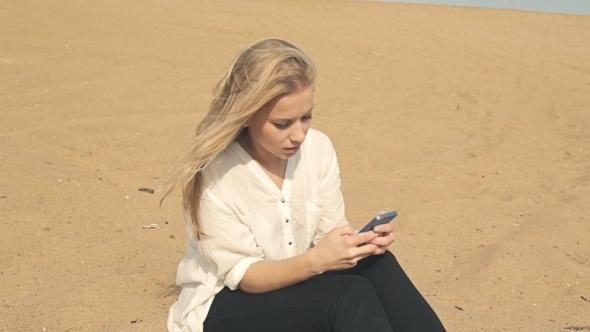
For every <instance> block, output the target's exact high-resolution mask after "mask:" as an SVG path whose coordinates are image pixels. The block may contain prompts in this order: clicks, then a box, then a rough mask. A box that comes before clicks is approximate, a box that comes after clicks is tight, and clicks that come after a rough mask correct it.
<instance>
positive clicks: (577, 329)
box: [563, 326, 590, 331]
mask: <svg viewBox="0 0 590 332" xmlns="http://www.w3.org/2000/svg"><path fill="white" fill-rule="evenodd" d="M563 329H564V330H573V331H582V330H584V331H590V326H568V327H564V328H563Z"/></svg>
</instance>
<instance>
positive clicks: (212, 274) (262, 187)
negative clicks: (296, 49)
mask: <svg viewBox="0 0 590 332" xmlns="http://www.w3.org/2000/svg"><path fill="white" fill-rule="evenodd" d="M199 218H200V222H201V225H202V227H203V231H204V232H205V234H207V235H203V236H201V239H200V240H197V239H196V237H195V236H194V234H193V232H192V220H191V219H190V217H189V216H188V215H187V218H186V219H187V220H186V222H187V231H188V233H189V240H188V244H187V252H186V255H185V256H184V258H183V259H182V261H181V262H180V264H179V266H178V270H177V276H176V283H177V284H178V285H179V286H182V291H181V292H180V295H179V297H178V301H177V302H175V303H174V304H173V305H172V307H171V308H170V312H169V315H168V323H167V325H168V330H169V331H193V332H196V331H198V332H202V331H203V322H204V321H205V318H206V317H207V312H208V311H209V308H210V306H211V303H212V302H213V298H214V296H215V294H217V293H219V291H221V289H223V287H224V286H227V287H229V288H230V289H232V290H233V289H236V288H238V285H239V283H240V281H241V280H242V277H243V276H244V274H245V273H246V270H247V269H248V267H249V266H250V265H251V264H252V263H255V262H257V261H262V260H278V259H284V258H289V257H293V256H296V255H300V254H302V253H304V252H305V251H307V250H308V249H309V248H310V247H312V246H313V245H315V244H317V242H318V241H319V240H320V239H321V238H322V237H323V236H324V235H325V234H326V233H327V232H329V231H330V230H332V229H333V228H335V227H338V226H342V225H347V224H348V221H347V220H346V217H345V216H344V200H343V197H342V191H341V189H340V170H339V167H338V160H337V158H336V153H335V151H334V148H333V146H332V143H331V142H330V139H329V138H328V137H327V136H326V135H325V134H323V133H321V132H319V131H317V130H313V129H310V130H309V132H308V133H307V136H306V139H305V141H304V142H303V144H302V145H301V148H300V149H299V151H298V152H297V153H296V154H295V156H293V157H291V158H289V159H288V161H287V169H286V172H285V179H284V182H283V188H282V190H281V189H279V188H278V187H277V186H276V185H275V184H274V182H273V181H272V180H271V179H270V177H269V176H268V175H267V174H266V172H265V171H264V170H263V169H262V168H261V166H260V165H259V164H258V163H257V162H256V161H255V160H253V159H252V157H250V155H249V154H248V153H247V152H246V151H244V149H243V148H242V147H241V146H240V144H239V143H238V142H237V141H234V142H233V143H232V144H231V145H230V146H229V147H228V148H227V149H226V150H225V151H224V152H222V153H221V154H220V155H219V156H218V157H217V158H215V160H214V161H213V163H212V164H211V165H210V166H209V167H207V169H206V170H205V172H204V173H203V194H202V198H201V209H200V211H199Z"/></svg>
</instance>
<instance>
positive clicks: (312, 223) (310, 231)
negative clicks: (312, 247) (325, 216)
mask: <svg viewBox="0 0 590 332" xmlns="http://www.w3.org/2000/svg"><path fill="white" fill-rule="evenodd" d="M321 217H322V204H320V203H316V202H305V218H306V221H307V225H306V226H307V227H306V228H307V236H306V238H305V243H308V244H311V240H312V239H313V237H314V235H315V233H316V230H317V229H318V225H319V223H320V219H321Z"/></svg>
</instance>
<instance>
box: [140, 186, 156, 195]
mask: <svg viewBox="0 0 590 332" xmlns="http://www.w3.org/2000/svg"><path fill="white" fill-rule="evenodd" d="M138 190H139V191H145V192H148V193H150V194H153V193H154V189H152V188H144V187H141V188H139V189H138Z"/></svg>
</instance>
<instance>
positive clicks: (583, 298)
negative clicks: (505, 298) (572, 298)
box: [580, 296, 590, 302]
mask: <svg viewBox="0 0 590 332" xmlns="http://www.w3.org/2000/svg"><path fill="white" fill-rule="evenodd" d="M580 298H581V299H582V300H584V301H586V302H590V300H588V299H587V298H585V297H583V296H580Z"/></svg>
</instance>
